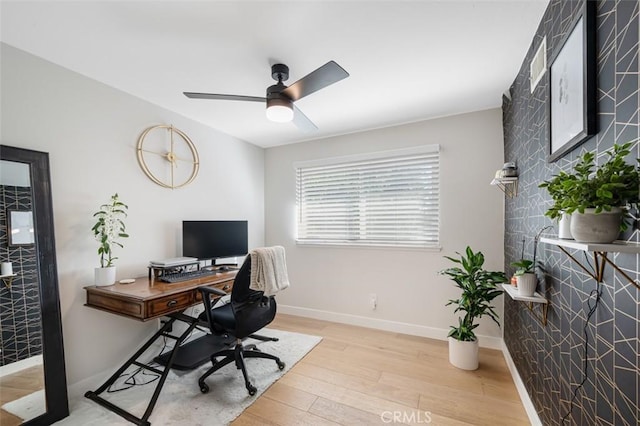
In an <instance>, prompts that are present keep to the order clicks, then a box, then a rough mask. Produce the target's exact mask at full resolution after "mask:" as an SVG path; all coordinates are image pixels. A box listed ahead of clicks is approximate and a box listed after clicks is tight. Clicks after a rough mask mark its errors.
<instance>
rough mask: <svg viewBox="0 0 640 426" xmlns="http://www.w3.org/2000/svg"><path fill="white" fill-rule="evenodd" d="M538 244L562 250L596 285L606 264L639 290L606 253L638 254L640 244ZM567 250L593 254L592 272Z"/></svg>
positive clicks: (550, 240)
mask: <svg viewBox="0 0 640 426" xmlns="http://www.w3.org/2000/svg"><path fill="white" fill-rule="evenodd" d="M540 242H543V243H547V244H553V245H555V246H558V248H560V250H562V251H563V252H564V253H565V254H566V255H567V256H569V258H570V259H571V260H573V261H574V262H575V263H576V264H577V265H578V266H580V267H581V268H582V269H583V270H584V271H585V272H586V273H587V274H589V276H590V277H591V278H593V279H594V280H596V282H598V283H602V280H603V277H604V267H605V266H606V264H607V263H608V264H609V265H611V266H612V267H613V269H615V270H616V271H618V272H619V273H620V275H622V276H623V277H625V278H626V279H627V281H629V282H630V283H631V284H633V285H635V286H636V287H637V288H638V289H640V284H638V283H637V282H636V281H635V280H634V279H632V278H631V277H630V276H629V275H628V274H627V273H626V272H624V271H623V270H622V269H620V268H619V267H618V265H616V264H615V263H613V261H612V260H611V259H609V258H608V257H607V254H608V253H630V254H640V243H631V242H628V241H619V240H618V241H614V242H612V243H610V244H601V243H580V242H577V241H574V240H561V239H556V238H546V237H543V238H540ZM567 249H575V250H582V251H585V252H588V251H590V252H593V262H594V270H590V269H589V268H587V267H586V266H584V265H583V264H582V263H581V262H580V261H579V260H578V259H576V258H575V257H574V256H573V255H572V254H571V253H569V252H568V251H567Z"/></svg>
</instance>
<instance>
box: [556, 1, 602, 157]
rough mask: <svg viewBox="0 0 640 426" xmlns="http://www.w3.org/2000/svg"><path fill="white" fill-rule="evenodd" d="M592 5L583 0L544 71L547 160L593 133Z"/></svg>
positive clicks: (594, 120)
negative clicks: (546, 93) (546, 91)
mask: <svg viewBox="0 0 640 426" xmlns="http://www.w3.org/2000/svg"><path fill="white" fill-rule="evenodd" d="M595 20H596V2H595V1H589V0H585V1H584V4H583V6H582V7H581V9H580V12H579V13H578V14H577V15H576V16H575V18H574V19H573V21H572V22H571V26H570V27H569V30H568V31H567V34H566V35H565V36H564V38H563V39H562V41H561V42H560V45H559V47H558V48H557V49H556V51H555V52H554V54H553V55H552V58H551V61H550V62H549V64H550V65H549V69H548V71H549V72H548V75H549V77H548V82H549V84H548V85H547V86H548V101H547V105H548V108H547V112H548V140H549V143H548V161H549V162H550V163H551V162H554V161H556V160H558V159H559V158H561V157H563V156H564V155H566V154H567V153H569V152H571V151H572V150H573V149H574V148H576V147H577V146H578V145H580V144H581V143H583V142H585V141H586V140H587V139H589V137H591V136H593V135H595V134H596V133H597V128H596V127H597V122H596V22H595Z"/></svg>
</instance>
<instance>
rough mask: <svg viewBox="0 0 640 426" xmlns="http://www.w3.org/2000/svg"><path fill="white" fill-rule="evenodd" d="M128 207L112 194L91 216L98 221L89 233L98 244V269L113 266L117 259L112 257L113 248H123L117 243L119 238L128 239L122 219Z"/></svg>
mask: <svg viewBox="0 0 640 426" xmlns="http://www.w3.org/2000/svg"><path fill="white" fill-rule="evenodd" d="M128 208H129V207H128V206H127V205H126V204H124V203H123V202H121V201H120V199H119V198H118V194H117V193H116V194H114V195H112V196H111V198H110V199H109V202H108V203H107V204H103V205H101V206H100V210H99V211H97V212H96V213H94V214H93V217H95V218H97V219H98V221H97V222H96V224H95V225H93V228H91V231H93V235H94V237H95V238H96V241H98V243H100V245H99V246H98V254H99V255H100V267H101V268H106V267H109V266H113V261H114V260H116V259H117V257H115V256H113V246H118V247H124V246H123V245H122V244H121V243H119V242H118V239H120V238H128V237H129V235H128V234H127V233H126V228H125V225H124V218H126V217H127V209H128Z"/></svg>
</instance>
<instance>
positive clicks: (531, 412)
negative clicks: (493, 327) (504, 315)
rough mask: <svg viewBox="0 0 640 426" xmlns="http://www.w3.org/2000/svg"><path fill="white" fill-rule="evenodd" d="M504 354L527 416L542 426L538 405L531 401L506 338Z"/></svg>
mask: <svg viewBox="0 0 640 426" xmlns="http://www.w3.org/2000/svg"><path fill="white" fill-rule="evenodd" d="M502 354H503V355H504V360H505V361H506V362H507V367H508V368H509V372H510V373H511V377H512V378H513V383H515V385H516V389H517V390H518V394H520V400H521V401H522V405H523V406H524V409H525V411H526V412H527V416H529V421H530V422H531V424H532V425H534V426H542V421H540V417H539V416H538V412H537V411H536V407H535V406H534V405H533V401H531V397H530V396H529V392H527V388H526V387H525V386H524V382H523V381H522V378H521V377H520V373H518V369H517V368H516V364H515V363H514V362H513V358H511V353H510V352H509V348H507V344H506V343H505V342H504V340H503V341H502Z"/></svg>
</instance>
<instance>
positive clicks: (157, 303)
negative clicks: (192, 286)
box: [147, 291, 194, 317]
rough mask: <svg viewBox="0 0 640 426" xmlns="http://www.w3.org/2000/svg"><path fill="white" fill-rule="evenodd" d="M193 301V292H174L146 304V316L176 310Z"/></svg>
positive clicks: (185, 306)
mask: <svg viewBox="0 0 640 426" xmlns="http://www.w3.org/2000/svg"><path fill="white" fill-rule="evenodd" d="M193 303H194V299H193V292H191V291H189V292H185V293H178V294H174V295H173V296H167V297H163V298H161V299H156V300H153V301H151V302H150V303H149V304H148V310H149V311H148V312H147V314H148V316H151V317H154V316H158V315H162V314H164V313H167V312H178V311H181V310H182V309H186V308H188V307H189V306H191V305H192V304H193Z"/></svg>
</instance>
